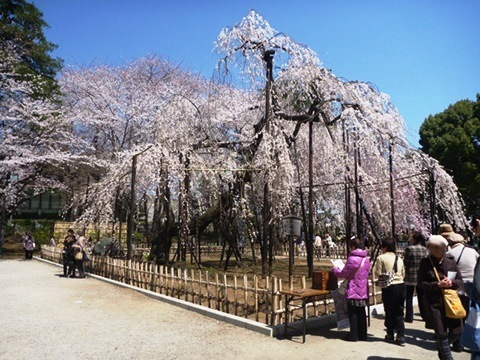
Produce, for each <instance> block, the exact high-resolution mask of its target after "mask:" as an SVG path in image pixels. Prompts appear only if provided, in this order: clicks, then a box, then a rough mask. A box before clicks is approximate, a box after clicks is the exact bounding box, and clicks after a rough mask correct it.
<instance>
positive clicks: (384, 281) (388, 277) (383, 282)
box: [377, 256, 398, 289]
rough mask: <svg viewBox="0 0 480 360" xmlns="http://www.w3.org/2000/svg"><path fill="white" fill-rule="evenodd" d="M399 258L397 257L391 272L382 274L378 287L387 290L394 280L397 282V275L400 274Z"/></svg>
mask: <svg viewBox="0 0 480 360" xmlns="http://www.w3.org/2000/svg"><path fill="white" fill-rule="evenodd" d="M397 262H398V256H395V262H394V263H393V269H392V271H391V272H387V273H385V274H381V275H380V276H379V277H378V280H377V286H378V287H381V288H382V289H385V288H387V287H389V286H390V285H392V282H393V280H395V274H396V273H397V272H398V266H397Z"/></svg>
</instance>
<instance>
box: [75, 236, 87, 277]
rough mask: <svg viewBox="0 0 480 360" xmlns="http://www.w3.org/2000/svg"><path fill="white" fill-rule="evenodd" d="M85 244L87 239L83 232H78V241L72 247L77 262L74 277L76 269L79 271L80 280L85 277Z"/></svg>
mask: <svg viewBox="0 0 480 360" xmlns="http://www.w3.org/2000/svg"><path fill="white" fill-rule="evenodd" d="M85 242H86V239H85V236H84V235H83V231H78V232H77V238H76V241H75V242H74V243H73V245H72V248H73V255H74V262H75V268H74V270H73V277H75V269H77V270H78V276H79V277H80V278H84V277H85Z"/></svg>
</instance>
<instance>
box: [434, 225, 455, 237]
mask: <svg viewBox="0 0 480 360" xmlns="http://www.w3.org/2000/svg"><path fill="white" fill-rule="evenodd" d="M438 233H439V234H440V235H442V236H450V235H453V234H454V233H455V232H454V231H453V227H452V225H450V224H442V225H440V227H439V228H438Z"/></svg>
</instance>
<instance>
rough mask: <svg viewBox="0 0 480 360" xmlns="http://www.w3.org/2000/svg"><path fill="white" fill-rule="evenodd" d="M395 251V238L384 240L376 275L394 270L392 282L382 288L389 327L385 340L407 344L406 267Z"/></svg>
mask: <svg viewBox="0 0 480 360" xmlns="http://www.w3.org/2000/svg"><path fill="white" fill-rule="evenodd" d="M395 251H396V243H395V240H393V239H392V240H390V239H388V240H383V241H382V255H380V256H379V257H378V258H377V261H376V263H375V270H374V275H375V279H378V278H379V277H380V275H382V274H388V273H392V272H394V277H393V281H392V282H391V284H390V285H389V286H387V287H385V288H383V289H382V302H383V308H384V311H385V327H386V328H387V335H386V336H385V340H387V341H388V342H394V343H395V344H397V345H399V346H405V314H404V310H405V294H406V286H405V282H404V277H405V267H404V265H403V260H402V259H401V258H400V257H398V256H397V255H396V253H395ZM395 333H396V335H397V336H396V338H395Z"/></svg>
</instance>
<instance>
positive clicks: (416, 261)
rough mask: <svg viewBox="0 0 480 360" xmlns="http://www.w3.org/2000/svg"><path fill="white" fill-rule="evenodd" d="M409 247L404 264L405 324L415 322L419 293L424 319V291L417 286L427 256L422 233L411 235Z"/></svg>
mask: <svg viewBox="0 0 480 360" xmlns="http://www.w3.org/2000/svg"><path fill="white" fill-rule="evenodd" d="M409 244H410V245H409V246H408V247H407V248H406V249H405V253H404V259H403V262H404V264H405V286H406V296H405V298H406V299H405V322H407V323H412V322H413V295H414V294H415V292H416V293H417V299H418V307H419V309H420V316H422V318H423V310H422V306H421V304H422V300H421V299H422V295H423V293H422V290H421V289H420V288H419V287H418V286H417V282H418V281H417V274H418V267H419V266H420V260H422V259H423V258H424V257H426V256H427V249H426V248H425V237H424V236H423V235H422V233H421V232H418V231H415V232H413V233H412V234H411V235H410V239H409Z"/></svg>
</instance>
